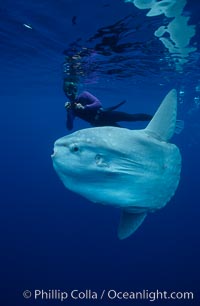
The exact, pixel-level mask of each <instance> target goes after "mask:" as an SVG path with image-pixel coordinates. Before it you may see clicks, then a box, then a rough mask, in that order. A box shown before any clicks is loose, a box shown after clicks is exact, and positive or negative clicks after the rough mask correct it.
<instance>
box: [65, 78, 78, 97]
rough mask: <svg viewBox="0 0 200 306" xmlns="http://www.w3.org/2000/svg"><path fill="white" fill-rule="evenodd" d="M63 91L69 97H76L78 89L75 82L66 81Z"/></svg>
mask: <svg viewBox="0 0 200 306" xmlns="http://www.w3.org/2000/svg"><path fill="white" fill-rule="evenodd" d="M63 90H64V92H65V94H66V95H67V96H68V97H71V96H76V94H77V92H78V88H77V86H76V84H75V83H74V82H69V81H64V84H63Z"/></svg>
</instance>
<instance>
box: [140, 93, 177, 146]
mask: <svg viewBox="0 0 200 306" xmlns="http://www.w3.org/2000/svg"><path fill="white" fill-rule="evenodd" d="M176 115H177V92H176V90H175V89H172V90H171V91H170V92H169V93H168V94H167V95H166V97H165V98H164V100H163V101H162V103H161V105H160V106H159V108H158V110H157V112H156V113H155V115H154V116H153V118H152V120H151V121H150V122H149V124H148V125H147V127H146V129H145V132H146V133H147V134H150V135H151V136H153V137H155V138H159V139H160V140H164V141H168V140H170V138H171V137H172V136H173V134H174V131H175V128H176Z"/></svg>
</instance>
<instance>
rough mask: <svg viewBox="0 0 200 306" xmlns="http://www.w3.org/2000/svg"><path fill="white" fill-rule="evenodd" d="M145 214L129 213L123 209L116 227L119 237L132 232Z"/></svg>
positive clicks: (126, 235)
mask: <svg viewBox="0 0 200 306" xmlns="http://www.w3.org/2000/svg"><path fill="white" fill-rule="evenodd" d="M146 215H147V214H146V213H131V212H129V211H126V210H123V211H122V214H121V219H120V223H119V228H118V237H119V239H125V238H127V237H128V236H130V235H131V234H133V233H134V232H135V231H136V229H137V228H138V227H139V226H140V225H141V224H142V222H143V221H144V219H145V217H146Z"/></svg>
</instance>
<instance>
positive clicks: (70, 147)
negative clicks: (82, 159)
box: [69, 144, 80, 153]
mask: <svg viewBox="0 0 200 306" xmlns="http://www.w3.org/2000/svg"><path fill="white" fill-rule="evenodd" d="M69 149H70V151H71V152H73V153H76V152H78V151H80V148H79V146H78V145H77V144H72V145H70V146H69Z"/></svg>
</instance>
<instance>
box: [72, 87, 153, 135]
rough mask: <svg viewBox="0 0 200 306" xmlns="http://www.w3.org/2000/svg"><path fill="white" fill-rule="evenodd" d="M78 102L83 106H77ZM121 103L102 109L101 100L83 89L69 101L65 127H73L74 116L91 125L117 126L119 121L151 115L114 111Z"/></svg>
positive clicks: (148, 118) (142, 118) (140, 118)
mask: <svg viewBox="0 0 200 306" xmlns="http://www.w3.org/2000/svg"><path fill="white" fill-rule="evenodd" d="M78 104H81V105H82V106H83V107H84V108H77V105H78ZM121 104H123V103H120V104H119V105H117V106H115V107H111V108H108V109H104V108H102V104H101V102H100V101H99V100H98V99H97V98H96V97H95V96H93V95H92V94H90V93H89V92H87V91H84V92H83V93H81V94H80V95H79V96H78V97H77V98H76V99H75V101H74V102H72V103H71V107H70V108H69V109H67V129H68V130H72V129H73V121H74V118H75V117H79V118H81V119H83V120H85V121H87V122H89V123H90V124H91V125H92V126H117V127H120V125H119V124H118V122H120V121H128V122H132V121H149V120H151V118H152V116H151V115H148V114H128V113H125V112H119V111H115V110H114V109H115V108H117V107H118V106H120V105H121Z"/></svg>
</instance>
